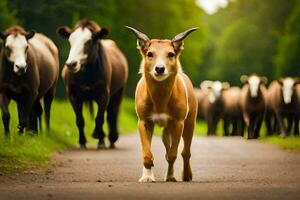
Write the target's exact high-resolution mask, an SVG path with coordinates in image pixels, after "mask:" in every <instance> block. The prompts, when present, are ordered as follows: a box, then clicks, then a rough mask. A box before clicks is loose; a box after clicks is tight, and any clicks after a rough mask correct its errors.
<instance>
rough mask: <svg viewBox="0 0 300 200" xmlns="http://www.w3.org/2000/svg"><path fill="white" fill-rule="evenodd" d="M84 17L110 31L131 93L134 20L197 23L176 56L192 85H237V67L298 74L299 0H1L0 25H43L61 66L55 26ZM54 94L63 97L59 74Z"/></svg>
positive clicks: (144, 27) (152, 27)
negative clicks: (216, 82)
mask: <svg viewBox="0 0 300 200" xmlns="http://www.w3.org/2000/svg"><path fill="white" fill-rule="evenodd" d="M83 17H88V18H90V19H93V20H95V21H97V22H98V23H99V25H100V26H102V27H108V28H109V29H110V30H111V34H110V36H109V38H111V39H113V40H115V41H116V42H117V43H118V45H119V46H120V48H121V49H122V50H123V51H124V52H125V54H126V56H127V58H128V61H129V68H130V71H129V79H128V86H127V90H126V95H127V96H128V97H133V94H134V89H135V85H136V82H137V80H138V79H139V75H138V74H137V72H138V68H139V63H140V56H139V53H138V51H137V49H136V41H135V38H134V37H133V36H132V34H131V33H129V32H128V30H127V29H125V28H124V26H125V25H130V26H133V27H135V28H137V29H139V30H141V31H142V32H144V33H146V34H147V35H148V36H149V37H151V38H162V39H164V38H172V37H173V36H175V35H176V34H177V33H179V32H181V31H184V30H185V29H187V28H190V27H199V30H198V31H197V32H195V33H193V34H192V35H191V37H189V38H188V39H187V40H186V42H185V50H184V52H183V55H182V57H181V62H182V64H183V68H184V71H185V72H186V73H187V74H188V75H189V76H190V77H191V79H192V81H193V83H194V85H199V83H200V82H201V81H203V80H205V79H213V80H221V81H228V82H230V83H231V84H233V85H240V81H239V77H240V75H242V74H249V73H252V72H256V73H259V74H262V75H265V76H267V77H268V78H269V79H275V78H278V77H280V76H286V75H291V76H300V1H299V0H288V1H287V0H264V1H261V0H164V1H162V0H151V1H150V0H144V1H142V0H101V1H99V0H89V1H86V0H51V1H49V0H22V1H20V0H1V1H0V30H1V31H3V30H5V29H6V28H8V27H9V26H11V25H15V24H19V25H22V26H24V27H25V28H26V29H34V30H36V31H38V32H42V33H44V34H46V35H47V36H49V37H50V38H51V39H53V40H54V41H55V43H56V44H57V45H58V47H59V49H60V55H61V66H62V64H63V63H64V61H65V60H66V57H67V54H68V50H69V44H68V42H67V41H64V40H62V39H60V38H59V37H58V36H57V35H56V33H55V30H56V28H57V27H59V26H62V25H68V26H71V27H72V26H73V25H74V24H75V23H76V21H77V20H79V19H81V18H83ZM57 97H59V98H65V89H64V86H63V84H62V81H61V80H60V81H59V85H58V92H57Z"/></svg>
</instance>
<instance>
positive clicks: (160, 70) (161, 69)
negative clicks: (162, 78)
mask: <svg viewBox="0 0 300 200" xmlns="http://www.w3.org/2000/svg"><path fill="white" fill-rule="evenodd" d="M165 69H166V68H165V66H163V65H157V66H156V67H155V72H156V74H157V75H162V74H164V72H165Z"/></svg>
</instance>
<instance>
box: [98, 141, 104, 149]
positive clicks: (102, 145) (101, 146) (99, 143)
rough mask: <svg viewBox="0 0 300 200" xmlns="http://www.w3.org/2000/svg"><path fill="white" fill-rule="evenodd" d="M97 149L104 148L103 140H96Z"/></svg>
mask: <svg viewBox="0 0 300 200" xmlns="http://www.w3.org/2000/svg"><path fill="white" fill-rule="evenodd" d="M97 149H106V146H105V143H104V141H101V142H100V141H99V142H98V145H97Z"/></svg>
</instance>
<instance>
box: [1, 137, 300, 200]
mask: <svg viewBox="0 0 300 200" xmlns="http://www.w3.org/2000/svg"><path fill="white" fill-rule="evenodd" d="M117 147H118V149H116V150H102V151H97V150H95V147H94V146H91V147H90V148H89V149H88V150H86V151H81V150H71V151H65V152H62V153H58V154H56V155H55V156H54V157H53V161H52V165H53V167H50V168H49V169H47V170H46V172H45V170H42V171H29V172H27V173H25V174H17V175H9V176H8V175H2V176H0V199H18V200H21V199H64V200H66V199H137V198H140V199H172V200H175V199H230V200H231V199H300V154H299V153H295V152H290V151H287V150H282V149H280V148H278V147H275V146H273V145H268V144H265V143H262V142H259V141H254V140H253V141H246V140H244V139H241V138H216V137H195V138H194V141H193V147H192V168H193V175H194V176H193V178H194V180H193V182H191V183H184V182H177V183H165V182H162V181H163V178H164V173H165V171H166V169H167V163H166V161H165V160H164V147H163V144H162V142H161V140H160V138H158V137H156V138H154V141H153V152H154V156H155V160H154V165H155V168H154V173H155V176H156V180H157V182H156V183H148V184H147V183H144V184H141V183H138V182H137V180H138V179H139V177H140V175H141V170H142V165H141V159H140V158H141V156H140V143H139V138H138V137H137V135H129V136H123V137H121V139H120V141H119V143H118V144H117ZM181 164H182V159H181V156H178V159H177V161H176V167H175V170H176V171H175V172H176V175H177V178H178V180H180V178H179V177H180V176H179V174H180V173H179V172H180V168H181Z"/></svg>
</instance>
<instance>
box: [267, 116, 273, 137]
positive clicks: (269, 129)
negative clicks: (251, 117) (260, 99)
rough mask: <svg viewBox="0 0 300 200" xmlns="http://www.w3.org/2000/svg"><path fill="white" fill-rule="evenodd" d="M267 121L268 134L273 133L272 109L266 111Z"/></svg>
mask: <svg viewBox="0 0 300 200" xmlns="http://www.w3.org/2000/svg"><path fill="white" fill-rule="evenodd" d="M265 122H266V127H267V135H268V136H270V135H273V130H272V118H271V111H267V112H266V117H265Z"/></svg>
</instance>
